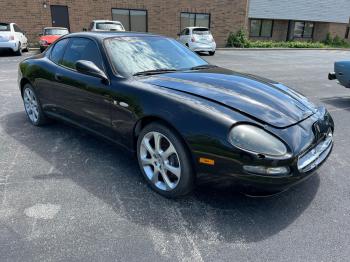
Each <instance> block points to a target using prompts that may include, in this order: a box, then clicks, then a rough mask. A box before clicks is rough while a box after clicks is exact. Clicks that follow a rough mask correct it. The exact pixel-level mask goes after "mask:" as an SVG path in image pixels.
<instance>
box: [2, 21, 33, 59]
mask: <svg viewBox="0 0 350 262" xmlns="http://www.w3.org/2000/svg"><path fill="white" fill-rule="evenodd" d="M0 50H12V51H13V52H15V54H16V55H22V51H28V39H27V37H26V36H25V35H24V32H23V31H22V30H21V29H20V28H19V27H18V26H17V25H16V24H15V23H1V22H0Z"/></svg>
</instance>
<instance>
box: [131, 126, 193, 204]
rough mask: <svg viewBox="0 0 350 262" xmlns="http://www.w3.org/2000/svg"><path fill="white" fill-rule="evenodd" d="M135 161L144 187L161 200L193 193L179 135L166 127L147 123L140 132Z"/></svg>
mask: <svg viewBox="0 0 350 262" xmlns="http://www.w3.org/2000/svg"><path fill="white" fill-rule="evenodd" d="M137 159H138V163H139V167H140V169H141V172H142V174H143V176H144V177H145V179H146V181H147V183H148V184H149V185H150V187H151V188H152V189H153V190H154V191H156V192H157V193H159V194H161V195H162V196H165V197H168V198H176V197H180V196H184V195H186V194H188V193H190V192H191V191H192V190H193V187H194V180H195V179H194V178H195V176H194V172H193V168H192V163H191V157H190V154H189V152H188V150H187V148H186V146H185V145H184V142H183V141H182V139H181V138H180V137H179V135H177V134H176V133H175V132H174V131H173V130H172V129H170V128H168V127H167V126H165V125H163V124H160V123H151V124H149V125H147V126H146V127H145V128H144V129H143V130H142V131H141V133H140V135H139V137H138V141H137Z"/></svg>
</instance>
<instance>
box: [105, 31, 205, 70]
mask: <svg viewBox="0 0 350 262" xmlns="http://www.w3.org/2000/svg"><path fill="white" fill-rule="evenodd" d="M105 46H106V50H107V53H108V55H109V57H110V60H111V62H112V64H113V66H114V67H115V69H116V70H117V71H118V72H119V73H120V74H121V75H124V76H132V75H135V74H137V73H140V72H145V71H157V70H158V71H159V72H162V71H163V72H166V71H167V70H168V71H177V70H186V69H190V68H194V67H198V66H206V65H208V63H207V62H206V61H205V60H203V59H202V58H200V57H199V56H198V55H196V54H195V53H193V52H192V51H190V50H189V49H188V48H187V47H185V46H184V45H182V44H180V43H179V42H177V41H176V40H174V39H170V38H166V37H155V36H132V37H115V38H109V39H107V40H106V41H105Z"/></svg>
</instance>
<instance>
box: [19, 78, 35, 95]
mask: <svg viewBox="0 0 350 262" xmlns="http://www.w3.org/2000/svg"><path fill="white" fill-rule="evenodd" d="M26 84H30V85H31V86H33V85H32V83H31V82H30V81H29V79H28V78H25V77H24V78H22V79H21V81H20V83H19V87H20V90H21V96H22V97H23V88H24V86H25V85H26Z"/></svg>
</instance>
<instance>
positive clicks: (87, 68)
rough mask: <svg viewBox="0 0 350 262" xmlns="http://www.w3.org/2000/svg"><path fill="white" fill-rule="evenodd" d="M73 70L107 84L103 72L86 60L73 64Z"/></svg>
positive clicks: (107, 81) (107, 80)
mask: <svg viewBox="0 0 350 262" xmlns="http://www.w3.org/2000/svg"><path fill="white" fill-rule="evenodd" d="M75 68H76V70H77V71H78V72H80V73H82V74H85V75H89V76H94V77H98V78H100V79H101V80H102V81H104V82H106V83H109V79H108V77H107V75H106V74H105V72H103V71H102V70H101V69H100V68H98V67H97V66H96V65H95V64H94V63H93V62H91V61H86V60H78V61H77V62H76V63H75Z"/></svg>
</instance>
